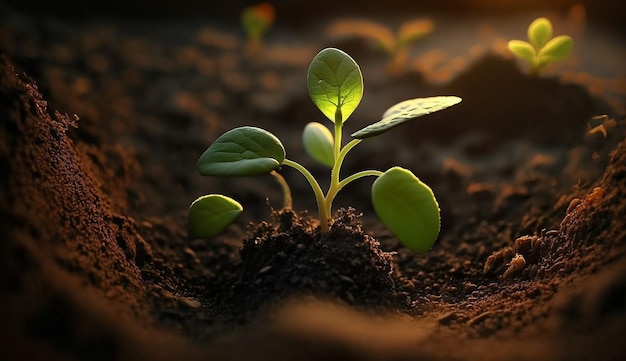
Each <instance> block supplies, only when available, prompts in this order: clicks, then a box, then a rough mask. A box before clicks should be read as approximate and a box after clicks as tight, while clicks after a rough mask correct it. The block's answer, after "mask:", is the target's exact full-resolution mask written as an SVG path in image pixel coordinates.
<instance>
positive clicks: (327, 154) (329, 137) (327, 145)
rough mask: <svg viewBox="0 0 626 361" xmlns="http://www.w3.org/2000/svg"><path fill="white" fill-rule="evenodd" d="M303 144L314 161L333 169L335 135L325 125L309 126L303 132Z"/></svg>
mask: <svg viewBox="0 0 626 361" xmlns="http://www.w3.org/2000/svg"><path fill="white" fill-rule="evenodd" d="M302 142H303V143H304V149H305V150H306V151H307V153H308V154H309V155H310V156H311V157H312V158H313V159H315V160H316V161H318V162H320V163H322V164H324V165H327V166H329V167H331V168H332V167H333V165H335V156H334V155H333V145H334V143H335V141H334V139H333V134H332V133H331V132H330V130H328V128H326V127H325V126H324V125H323V124H321V123H318V122H311V123H309V124H307V125H306V126H305V127H304V131H303V132H302Z"/></svg>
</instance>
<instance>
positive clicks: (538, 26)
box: [528, 18, 552, 51]
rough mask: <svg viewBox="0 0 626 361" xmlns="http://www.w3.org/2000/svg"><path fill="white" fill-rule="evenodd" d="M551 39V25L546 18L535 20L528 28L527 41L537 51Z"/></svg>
mask: <svg viewBox="0 0 626 361" xmlns="http://www.w3.org/2000/svg"><path fill="white" fill-rule="evenodd" d="M550 38H552V23H551V22H550V20H548V19H546V18H537V19H535V20H534V21H533V22H532V23H530V25H529V26H528V40H529V41H530V43H531V44H532V45H533V46H534V47H535V49H536V50H537V51H539V49H541V48H542V47H543V46H544V44H545V43H547V42H548V40H550Z"/></svg>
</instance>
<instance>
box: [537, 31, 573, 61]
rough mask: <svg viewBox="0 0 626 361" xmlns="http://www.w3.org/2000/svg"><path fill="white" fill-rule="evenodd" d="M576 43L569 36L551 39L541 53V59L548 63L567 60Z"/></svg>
mask: <svg viewBox="0 0 626 361" xmlns="http://www.w3.org/2000/svg"><path fill="white" fill-rule="evenodd" d="M573 46H574V41H573V40H572V38H571V37H569V36H567V35H559V36H556V37H554V38H553V39H551V40H550V41H548V42H547V43H546V45H544V46H543V48H541V51H539V58H540V59H542V60H544V61H548V62H553V61H558V60H563V59H565V58H566V57H567V56H568V55H569V54H570V53H571V52H572V47H573Z"/></svg>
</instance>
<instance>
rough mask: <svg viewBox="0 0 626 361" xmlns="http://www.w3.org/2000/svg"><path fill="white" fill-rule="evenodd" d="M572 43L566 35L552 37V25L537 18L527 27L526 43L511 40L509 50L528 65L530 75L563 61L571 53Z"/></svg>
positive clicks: (543, 19)
mask: <svg viewBox="0 0 626 361" xmlns="http://www.w3.org/2000/svg"><path fill="white" fill-rule="evenodd" d="M573 45H574V42H573V40H572V38H571V37H570V36H568V35H558V36H555V37H552V23H551V22H550V20H548V19H546V18H537V19H535V20H534V21H533V22H532V23H531V24H530V25H529V26H528V41H523V40H511V41H509V43H508V47H509V50H510V51H511V52H512V53H513V55H515V56H516V57H517V58H519V59H522V60H524V61H526V62H528V63H529V64H530V69H531V73H532V74H533V75H539V73H540V72H541V71H542V70H543V69H544V68H545V67H546V66H548V65H549V64H551V63H554V62H557V61H560V60H563V59H565V58H567V57H568V56H569V54H570V53H571V52H572V47H573Z"/></svg>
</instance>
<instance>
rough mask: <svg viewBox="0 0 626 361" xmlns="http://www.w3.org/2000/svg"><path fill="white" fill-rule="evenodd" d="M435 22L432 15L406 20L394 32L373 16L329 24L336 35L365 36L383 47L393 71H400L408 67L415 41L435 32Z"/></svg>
mask: <svg viewBox="0 0 626 361" xmlns="http://www.w3.org/2000/svg"><path fill="white" fill-rule="evenodd" d="M433 28H434V23H433V22H432V21H431V20H429V19H415V20H409V21H407V22H404V23H403V24H401V25H400V28H399V29H398V31H397V32H396V33H394V32H393V31H392V30H391V29H390V28H388V27H386V26H384V25H381V24H379V23H376V22H373V21H369V20H339V21H336V22H334V23H333V24H331V25H330V27H329V28H328V34H329V35H330V36H331V37H334V38H354V37H358V38H364V39H367V40H369V41H372V42H373V43H374V44H376V46H378V47H379V48H380V49H383V50H384V51H385V52H386V53H387V55H388V56H389V58H390V60H389V63H388V65H387V70H388V71H389V73H391V74H394V75H397V74H400V73H402V72H403V71H404V68H405V66H406V63H407V60H408V54H409V48H410V46H411V45H412V44H414V43H415V42H417V41H418V40H420V39H422V38H423V37H424V36H426V35H428V34H429V33H430V32H432V30H433Z"/></svg>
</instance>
